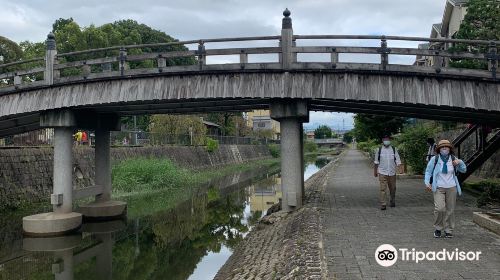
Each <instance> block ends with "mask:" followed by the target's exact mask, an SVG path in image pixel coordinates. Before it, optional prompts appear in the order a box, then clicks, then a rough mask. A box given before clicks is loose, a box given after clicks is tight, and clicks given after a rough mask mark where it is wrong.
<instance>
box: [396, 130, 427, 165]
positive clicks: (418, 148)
mask: <svg viewBox="0 0 500 280" xmlns="http://www.w3.org/2000/svg"><path fill="white" fill-rule="evenodd" d="M434 134H435V131H434V129H433V128H430V127H426V126H424V125H414V126H410V127H406V128H405V129H404V130H403V133H401V134H400V135H399V136H398V137H397V139H396V141H395V142H396V144H398V145H397V146H398V148H399V153H400V156H401V157H402V158H404V159H405V162H406V163H407V164H408V166H409V167H410V168H411V170H412V171H413V173H415V174H423V173H424V170H425V167H426V166H427V162H426V161H425V156H426V154H427V151H428V149H429V146H428V145H427V138H429V137H433V136H434Z"/></svg>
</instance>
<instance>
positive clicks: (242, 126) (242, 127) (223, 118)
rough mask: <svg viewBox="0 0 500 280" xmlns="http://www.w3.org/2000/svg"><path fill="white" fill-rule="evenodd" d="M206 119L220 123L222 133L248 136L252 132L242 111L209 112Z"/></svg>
mask: <svg viewBox="0 0 500 280" xmlns="http://www.w3.org/2000/svg"><path fill="white" fill-rule="evenodd" d="M205 119H206V120H207V121H210V122H213V123H216V124H218V125H220V129H221V133H222V135H226V136H236V135H237V136H246V135H248V134H250V129H249V128H248V127H247V126H246V122H245V120H244V119H243V113H241V112H236V113H235V112H221V113H208V114H207V115H206V116H205Z"/></svg>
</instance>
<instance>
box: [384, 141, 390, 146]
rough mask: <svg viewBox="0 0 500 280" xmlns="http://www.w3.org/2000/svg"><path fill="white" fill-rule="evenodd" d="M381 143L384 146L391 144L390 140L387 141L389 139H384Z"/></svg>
mask: <svg viewBox="0 0 500 280" xmlns="http://www.w3.org/2000/svg"><path fill="white" fill-rule="evenodd" d="M383 143H384V145H385V146H389V145H390V144H391V141H389V140H384V141H383Z"/></svg>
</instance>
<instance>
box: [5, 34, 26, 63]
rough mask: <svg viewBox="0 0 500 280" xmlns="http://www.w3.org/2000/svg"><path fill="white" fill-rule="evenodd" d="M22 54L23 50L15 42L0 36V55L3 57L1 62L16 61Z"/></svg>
mask: <svg viewBox="0 0 500 280" xmlns="http://www.w3.org/2000/svg"><path fill="white" fill-rule="evenodd" d="M22 55H23V51H22V49H21V47H19V45H18V44H16V42H14V41H11V40H9V39H7V38H5V37H3V36H0V56H2V57H3V62H2V63H9V62H14V61H17V60H19V59H20V58H21V57H22Z"/></svg>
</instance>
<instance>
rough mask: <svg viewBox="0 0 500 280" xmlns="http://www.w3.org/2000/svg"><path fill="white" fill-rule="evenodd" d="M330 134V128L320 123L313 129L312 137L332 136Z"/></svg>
mask: <svg viewBox="0 0 500 280" xmlns="http://www.w3.org/2000/svg"><path fill="white" fill-rule="evenodd" d="M332 135H333V133H332V129H331V128H330V127H328V126H327V125H320V126H319V127H318V128H316V129H315V130H314V138H316V139H327V138H332Z"/></svg>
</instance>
